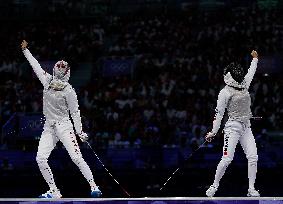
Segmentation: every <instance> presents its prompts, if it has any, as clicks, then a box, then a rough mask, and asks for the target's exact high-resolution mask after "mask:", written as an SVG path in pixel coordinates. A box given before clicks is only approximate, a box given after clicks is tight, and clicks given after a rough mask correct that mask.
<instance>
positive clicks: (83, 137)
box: [79, 132, 88, 142]
mask: <svg viewBox="0 0 283 204" xmlns="http://www.w3.org/2000/svg"><path fill="white" fill-rule="evenodd" d="M79 137H80V139H81V141H82V142H86V141H87V140H88V135H87V134H86V133H85V132H82V133H81V134H79Z"/></svg>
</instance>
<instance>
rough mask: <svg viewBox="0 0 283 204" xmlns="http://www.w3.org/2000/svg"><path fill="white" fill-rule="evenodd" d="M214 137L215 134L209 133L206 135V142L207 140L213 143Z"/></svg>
mask: <svg viewBox="0 0 283 204" xmlns="http://www.w3.org/2000/svg"><path fill="white" fill-rule="evenodd" d="M214 136H215V134H214V133H212V132H209V133H207V134H206V136H205V140H206V141H207V142H211V141H212V139H213V138H214Z"/></svg>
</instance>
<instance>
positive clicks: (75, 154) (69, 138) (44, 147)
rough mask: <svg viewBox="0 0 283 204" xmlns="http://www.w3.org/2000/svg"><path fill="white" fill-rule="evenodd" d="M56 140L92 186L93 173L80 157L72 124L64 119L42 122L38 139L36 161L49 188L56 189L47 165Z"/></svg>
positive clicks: (93, 185)
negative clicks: (42, 129) (41, 129)
mask: <svg viewBox="0 0 283 204" xmlns="http://www.w3.org/2000/svg"><path fill="white" fill-rule="evenodd" d="M58 141H61V142H62V143H63V145H64V147H65V148H66V150H67V151H68V153H69V155H70V157H71V159H72V161H73V162H74V163H75V164H76V165H77V166H78V167H79V169H80V171H81V172H82V174H83V175H84V177H85V178H86V179H87V181H88V182H89V184H90V186H91V188H94V187H95V183H94V179H93V175H92V172H91V170H90V168H89V166H88V165H87V163H86V162H85V161H84V159H83V158H82V154H81V151H80V149H79V146H78V143H77V140H76V136H75V134H74V130H73V125H72V123H71V121H70V120H65V121H60V122H56V123H51V122H49V121H46V122H45V124H44V131H43V132H42V135H41V138H40V141H39V146H38V151H37V156H36V161H37V163H38V166H39V169H40V171H41V173H42V175H43V177H44V179H45V181H46V182H47V184H48V185H49V187H50V189H57V187H56V185H55V181H54V178H53V174H52V171H51V169H50V167H49V165H48V158H49V156H50V154H51V151H52V150H53V149H54V147H55V146H56V143H57V142H58Z"/></svg>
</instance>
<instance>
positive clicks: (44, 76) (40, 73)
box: [21, 40, 51, 87]
mask: <svg viewBox="0 0 283 204" xmlns="http://www.w3.org/2000/svg"><path fill="white" fill-rule="evenodd" d="M27 45H28V43H27V42H26V41H25V40H23V42H22V44H21V47H22V50H23V53H24V55H25V57H26V58H27V60H28V62H29V63H30V65H31V67H32V69H33V71H34V72H35V74H36V76H37V77H38V79H39V80H40V82H41V83H42V85H43V86H44V87H46V86H47V85H48V81H49V79H50V78H51V75H50V74H48V73H47V72H46V71H44V70H43V69H42V68H41V66H40V64H39V63H38V61H37V60H36V59H35V58H34V57H33V56H32V54H31V53H30V51H29V50H28V49H27Z"/></svg>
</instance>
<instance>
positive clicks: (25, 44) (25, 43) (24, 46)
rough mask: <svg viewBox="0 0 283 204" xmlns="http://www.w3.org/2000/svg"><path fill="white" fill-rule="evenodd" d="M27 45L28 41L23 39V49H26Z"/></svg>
mask: <svg viewBox="0 0 283 204" xmlns="http://www.w3.org/2000/svg"><path fill="white" fill-rule="evenodd" d="M27 46H28V42H27V41H25V40H23V42H22V44H21V47H22V49H23V50H24V49H26V48H27Z"/></svg>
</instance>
